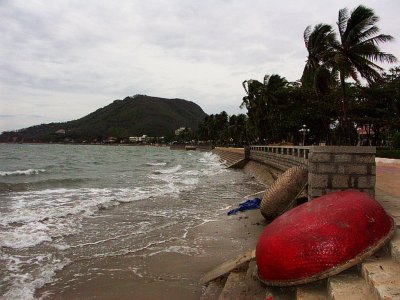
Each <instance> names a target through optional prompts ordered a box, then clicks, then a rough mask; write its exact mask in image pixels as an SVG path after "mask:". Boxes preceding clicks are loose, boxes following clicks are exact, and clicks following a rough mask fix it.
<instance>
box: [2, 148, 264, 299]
mask: <svg viewBox="0 0 400 300" xmlns="http://www.w3.org/2000/svg"><path fill="white" fill-rule="evenodd" d="M256 188H257V187H256V186H255V184H254V183H253V181H252V180H251V179H250V178H249V177H248V176H247V175H245V174H243V173H242V172H238V171H232V170H227V169H225V168H224V166H222V165H221V163H220V162H219V159H218V157H217V156H215V155H214V154H212V153H210V152H197V151H171V150H170V149H168V148H166V147H150V146H143V147H129V146H89V145H87V146H83V145H28V144H21V145H14V144H0V270H1V272H0V298H2V299H35V298H47V297H50V298H51V295H52V293H54V290H52V289H51V288H48V289H47V290H46V287H51V286H52V285H54V284H55V283H56V282H57V281H58V283H57V287H58V288H59V289H70V288H73V286H74V280H76V282H78V281H79V276H80V275H82V273H85V274H84V275H85V278H86V279H87V280H90V277H91V276H92V277H95V276H96V274H100V273H104V272H107V270H101V269H100V268H99V267H96V266H95V267H93V268H92V269H84V270H82V269H79V270H78V268H75V269H76V270H75V269H74V265H79V262H82V261H85V260H93V259H96V258H104V257H114V258H115V257H121V256H122V257H123V256H124V255H131V256H132V255H140V256H141V257H144V258H145V257H148V256H151V255H154V254H156V253H160V252H178V253H184V254H187V255H199V254H201V252H202V251H203V250H202V249H199V248H198V247H197V246H196V245H195V244H191V243H189V242H188V241H187V240H186V235H187V233H188V231H189V230H190V229H191V228H194V227H196V226H199V225H200V224H204V223H205V222H209V221H211V220H213V219H215V218H217V217H218V215H220V214H221V213H225V211H227V210H228V208H229V207H230V206H234V205H235V204H237V203H238V201H240V200H242V199H243V196H244V195H246V193H250V192H254V189H256ZM67 266H68V267H69V269H70V270H74V271H73V272H75V274H73V276H72V279H69V280H68V282H65V283H64V284H63V282H62V281H63V280H65V279H64V278H63V276H62V270H63V269H64V268H66V267H67ZM127 267H128V268H131V271H132V272H134V273H135V274H136V275H137V276H140V277H143V276H146V274H144V273H141V266H127ZM60 274H61V276H60ZM82 276H83V275H82ZM88 278H89V279H88ZM60 281H61V284H60ZM38 289H42V292H41V293H40V294H38V293H37V291H38ZM43 290H44V292H43Z"/></svg>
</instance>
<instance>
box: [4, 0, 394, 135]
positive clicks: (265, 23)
mask: <svg viewBox="0 0 400 300" xmlns="http://www.w3.org/2000/svg"><path fill="white" fill-rule="evenodd" d="M357 5H358V2H356V1H353V0H347V1H343V2H341V3H340V4H338V3H337V1H334V0H327V1H317V0H310V1H294V0H289V1H281V2H276V1H261V0H252V1H239V0H225V1H211V0H203V1H195V0H191V1H188V0H170V1H168V2H165V1H161V0H158V1H154V0H149V1H134V0H132V1H131V0H125V1H123V0H121V1H118V2H115V1H111V0H109V1H96V0H86V1H78V0H72V1H67V0H59V1H45V0H31V1H23V0H14V1H10V0H3V1H0V38H1V40H2V43H1V45H0V113H1V114H4V115H14V114H15V115H17V114H19V115H20V114H31V113H32V114H34V115H40V116H43V122H44V121H45V120H50V119H51V120H53V119H54V118H59V121H62V120H69V119H75V118H79V117H82V116H84V115H86V114H88V113H90V112H92V111H94V110H95V109H97V108H99V107H102V106H105V105H107V104H109V103H110V102H111V101H113V100H114V99H121V98H124V97H125V96H128V95H134V94H137V93H140V94H149V95H154V96H159V97H171V98H184V99H188V100H192V101H195V102H196V103H198V104H199V105H200V106H201V107H203V109H204V110H205V111H206V112H208V113H217V112H219V111H222V110H226V111H228V113H239V112H243V111H241V110H240V109H239V105H240V103H241V99H242V97H243V94H244V93H243V90H242V87H241V82H242V81H243V80H246V79H250V78H255V79H260V80H261V79H262V78H263V76H264V75H265V74H273V73H277V74H279V75H281V76H285V77H287V78H288V79H289V80H296V79H298V78H299V77H300V76H301V73H302V68H303V66H304V61H305V59H306V51H305V48H304V42H303V39H302V36H303V31H304V28H305V27H306V26H307V25H315V24H317V23H319V22H326V23H329V24H332V25H335V22H336V19H337V12H338V10H339V9H340V8H343V7H346V6H347V7H349V8H350V9H352V8H354V7H355V6H357ZM365 5H367V6H369V7H372V8H374V9H375V11H376V13H377V14H378V15H380V16H381V22H380V27H381V29H382V32H384V33H388V34H392V35H394V36H395V37H398V38H400V34H399V29H398V26H397V22H396V20H397V16H396V13H397V11H399V10H400V2H399V3H397V2H396V1H389V0H384V1H380V2H378V3H376V1H373V0H368V1H365ZM383 49H384V50H386V51H388V52H392V53H394V54H395V55H397V56H398V57H400V52H399V49H398V47H396V46H395V43H392V44H388V45H385V46H384V47H383ZM24 119H25V123H23V122H22V121H21V122H20V121H18V122H16V123H14V124H13V123H12V122H11V121H10V122H8V123H6V124H5V123H4V122H3V123H1V124H0V131H1V130H6V129H17V128H18V127H19V126H22V127H26V126H29V125H34V124H37V122H38V119H37V118H34V117H30V116H26V117H25V118H24ZM19 120H21V118H19Z"/></svg>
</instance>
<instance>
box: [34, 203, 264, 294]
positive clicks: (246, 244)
mask: <svg viewBox="0 0 400 300" xmlns="http://www.w3.org/2000/svg"><path fill="white" fill-rule="evenodd" d="M265 225H266V223H265V220H264V218H263V217H262V216H261V214H260V212H259V210H252V211H247V212H240V213H238V214H237V215H233V216H227V215H226V214H224V215H221V217H220V219H218V220H216V221H211V222H207V223H205V224H202V225H200V226H197V227H195V228H192V229H191V230H189V232H188V234H187V237H186V238H187V239H188V240H191V241H193V242H194V243H196V244H197V245H198V246H199V248H200V249H202V250H203V251H202V253H201V254H199V255H196V254H194V255H184V254H180V253H159V254H155V255H152V256H150V257H146V258H144V257H138V256H137V255H132V256H129V255H128V256H126V257H123V258H121V257H114V258H107V259H102V260H94V261H87V262H84V264H86V268H87V269H88V270H89V269H90V270H93V269H94V268H99V267H100V268H101V269H107V268H108V269H109V270H110V273H107V274H99V276H96V278H95V279H93V280H90V281H86V280H84V278H81V279H80V281H79V283H78V284H76V283H75V284H74V288H72V289H68V290H66V291H63V292H61V293H60V290H59V289H58V286H57V282H55V283H53V284H51V288H50V289H48V288H46V289H45V290H44V289H41V290H39V291H38V292H37V294H36V295H37V296H39V297H40V296H42V295H43V292H44V291H46V292H45V293H44V294H46V293H49V292H50V293H51V292H52V290H54V292H56V291H58V293H55V294H51V295H49V296H48V299H199V298H200V296H201V290H202V286H201V285H200V284H199V280H200V278H201V277H202V276H203V275H204V274H205V273H206V272H208V271H210V270H211V269H213V268H214V267H216V266H217V265H219V264H221V263H223V262H224V261H226V260H228V259H230V258H233V257H235V256H237V255H239V254H242V253H243V252H245V251H247V250H250V249H254V248H255V246H256V243H257V240H258V237H259V236H260V234H261V232H262V231H263V229H264V228H265ZM140 260H142V264H143V261H144V260H145V261H146V263H145V269H148V270H149V272H150V270H151V273H152V278H153V279H149V278H146V273H144V274H143V273H142V274H137V273H136V272H135V269H134V268H127V267H126V266H137V265H138V264H140ZM145 272H146V271H145ZM74 275H75V274H72V273H69V272H68V266H67V267H66V270H65V271H64V276H65V277H66V278H64V280H67V281H68V280H71V281H72V280H74ZM46 299H47V298H46Z"/></svg>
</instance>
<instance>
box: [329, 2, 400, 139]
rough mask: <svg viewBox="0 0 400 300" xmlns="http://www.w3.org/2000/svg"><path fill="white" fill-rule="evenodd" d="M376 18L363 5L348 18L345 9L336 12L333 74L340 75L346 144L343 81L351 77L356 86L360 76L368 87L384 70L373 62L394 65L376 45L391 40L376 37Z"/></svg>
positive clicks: (344, 87) (378, 35)
mask: <svg viewBox="0 0 400 300" xmlns="http://www.w3.org/2000/svg"><path fill="white" fill-rule="evenodd" d="M378 20H379V18H378V16H376V15H375V12H374V11H373V10H372V9H370V8H367V7H365V6H363V5H360V6H358V7H356V8H355V9H354V10H353V11H352V12H351V14H350V15H349V13H348V10H347V8H344V9H341V10H340V11H339V18H338V23H337V25H338V28H339V36H340V41H338V42H334V43H333V44H332V46H333V48H334V49H335V56H334V61H335V65H334V67H333V68H334V70H336V71H337V72H339V78H340V85H341V88H342V96H343V99H342V110H343V111H342V112H343V116H342V117H343V120H342V121H343V125H344V128H345V133H346V135H347V136H346V138H347V139H348V141H347V142H350V140H349V138H350V134H349V130H350V122H349V120H348V100H347V95H346V79H347V78H349V77H351V78H352V79H354V80H355V81H356V82H359V75H361V77H362V78H364V79H365V80H366V81H367V82H368V83H369V84H370V83H372V82H374V81H378V80H380V79H381V73H382V71H383V69H382V68H381V67H380V66H378V65H377V64H375V62H377V61H379V62H389V63H394V62H396V61H397V59H396V57H395V56H394V55H392V54H389V53H385V52H382V51H381V50H380V48H379V47H378V45H379V44H380V43H385V42H389V41H391V40H393V37H392V36H390V35H386V34H378V33H379V28H378V27H377V26H376V23H377V22H378Z"/></svg>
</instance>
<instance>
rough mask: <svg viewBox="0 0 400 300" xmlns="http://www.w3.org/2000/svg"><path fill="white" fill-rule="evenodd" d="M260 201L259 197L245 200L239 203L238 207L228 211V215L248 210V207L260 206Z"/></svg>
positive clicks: (255, 207)
mask: <svg viewBox="0 0 400 300" xmlns="http://www.w3.org/2000/svg"><path fill="white" fill-rule="evenodd" d="M260 203H261V199H260V198H254V199H251V200H247V201H245V202H242V203H239V207H237V208H235V209H232V210H230V211H228V216H230V215H236V213H237V212H238V211H245V210H249V209H257V208H260Z"/></svg>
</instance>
